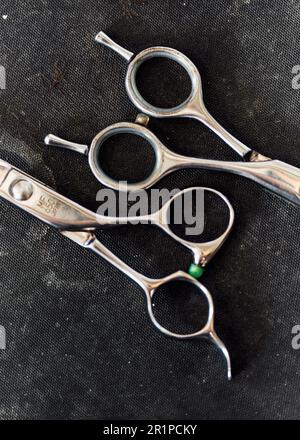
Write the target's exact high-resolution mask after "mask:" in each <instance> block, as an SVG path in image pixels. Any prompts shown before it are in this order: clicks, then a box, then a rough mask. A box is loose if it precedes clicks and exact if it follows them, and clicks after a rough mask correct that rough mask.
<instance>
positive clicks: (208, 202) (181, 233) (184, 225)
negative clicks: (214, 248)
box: [167, 188, 230, 243]
mask: <svg viewBox="0 0 300 440" xmlns="http://www.w3.org/2000/svg"><path fill="white" fill-rule="evenodd" d="M167 215H168V222H169V226H170V229H171V231H172V232H173V233H174V234H175V235H177V236H178V237H180V238H182V239H183V240H187V241H190V242H194V243H205V242H208V241H212V240H215V239H217V238H218V237H220V236H221V235H222V234H223V233H224V231H225V230H226V228H227V226H228V224H229V221H230V211H229V209H228V206H227V203H226V202H225V201H224V200H223V199H222V198H221V197H220V195H219V194H218V193H215V192H213V191H211V190H208V189H204V188H197V189H196V188H193V189H190V190H186V191H184V192H183V193H181V194H179V195H178V196H177V197H175V198H174V199H173V200H172V202H171V203H170V205H169V208H168V212H167Z"/></svg>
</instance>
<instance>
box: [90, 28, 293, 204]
mask: <svg viewBox="0 0 300 440" xmlns="http://www.w3.org/2000/svg"><path fill="white" fill-rule="evenodd" d="M96 41H97V42H98V43H100V44H103V45H105V46H107V47H109V48H110V49H113V50H114V51H116V52H117V53H118V54H120V55H121V56H122V57H123V58H125V60H126V61H127V62H128V63H129V65H128V70H127V75H126V82H125V84H126V90H127V93H128V96H129V98H130V99H131V101H132V102H133V104H134V105H135V106H136V107H137V108H138V109H139V110H140V111H141V112H143V113H145V114H146V115H149V116H153V117H157V118H172V117H185V118H194V119H196V120H198V121H200V122H202V123H203V124H205V125H206V126H207V127H209V128H210V129H211V130H213V131H214V132H215V133H216V134H217V135H218V136H219V137H220V138H221V139H223V141H225V142H226V143H227V144H228V145H229V146H230V147H231V148H232V149H233V150H235V151H236V153H238V154H239V155H240V156H241V157H242V158H243V159H244V162H229V161H216V160H204V159H196V158H192V157H186V156H181V155H178V154H175V153H173V152H171V151H170V150H168V149H167V148H166V147H165V146H164V145H163V144H162V143H161V142H160V141H159V140H158V139H157V138H156V137H155V136H154V135H153V134H151V133H150V132H149V131H148V130H144V129H141V128H138V127H136V126H134V125H132V126H131V127H127V128H128V129H127V132H132V133H133V134H137V135H140V136H143V137H144V138H145V139H147V140H148V141H149V142H150V144H151V145H152V147H153V149H154V151H155V154H156V165H155V168H154V170H153V173H152V174H151V175H150V176H149V177H148V178H147V179H145V180H144V181H142V182H140V183H139V184H133V185H132V186H131V188H129V189H132V190H135V189H140V188H146V187H149V186H151V185H153V184H154V183H155V182H156V181H157V180H159V179H160V178H162V177H163V176H165V175H166V174H168V173H169V172H171V171H174V170H176V169H179V168H204V169H212V170H218V171H224V172H230V173H235V174H239V175H242V176H244V177H247V178H249V179H251V180H254V181H256V182H258V183H259V184H261V185H263V186H264V187H266V188H268V189H270V190H272V191H274V192H275V193H277V194H279V195H281V196H283V197H285V198H287V199H289V200H291V201H293V202H294V203H297V204H298V205H299V204H300V169H299V168H296V167H294V166H291V165H288V164H286V163H284V162H281V161H279V160H272V159H269V158H268V157H265V156H263V155H261V154H259V153H257V152H256V151H254V150H251V149H250V148H248V147H247V146H246V145H244V144H243V143H242V142H240V141H239V140H237V139H236V138H235V137H233V136H232V135H231V134H229V133H228V132H227V131H226V130H225V129H224V128H223V127H222V126H221V125H220V124H219V123H218V122H217V121H216V120H215V119H214V118H213V117H212V116H211V115H210V113H209V112H208V111H207V109H206V107H205V104H204V102H203V96H202V84H201V76H200V73H199V71H198V69H197V68H196V66H195V65H194V64H193V62H192V61H191V60H190V59H189V58H188V57H186V56H185V55H184V54H183V53H181V52H179V51H177V50H175V49H172V48H169V47H150V48H148V49H145V50H143V51H142V52H140V53H139V54H137V55H134V54H133V53H132V52H130V51H129V50H127V49H124V48H123V47H121V46H120V45H118V44H117V43H115V42H114V41H113V40H112V39H110V38H109V37H108V36H107V35H106V34H105V33H104V32H100V33H99V34H98V35H97V36H96ZM153 57H165V58H169V59H171V60H173V61H175V62H177V63H179V64H180V65H181V66H182V67H183V68H184V69H185V70H186V72H187V73H188V75H189V77H190V81H191V92H190V95H189V96H188V98H187V99H186V100H185V101H184V102H182V103H181V104H180V105H178V106H176V107H173V108H160V107H155V106H153V105H151V104H150V103H148V102H147V101H145V99H144V98H143V97H142V95H141V94H140V92H139V90H138V87H137V84H136V75H137V72H138V70H139V68H140V66H141V64H142V63H144V62H145V61H146V60H149V59H150V58H153ZM124 128H125V127H122V126H118V125H114V126H111V127H109V128H108V129H106V130H104V131H103V132H101V133H100V134H99V135H98V137H97V138H96V139H97V142H98V143H97V142H96V140H94V141H93V144H92V148H91V151H94V150H95V149H99V148H100V146H101V143H102V140H103V137H105V136H106V137H107V136H111V135H113V134H115V133H116V132H118V130H120V129H121V130H123V132H124V131H125V130H124ZM119 132H120V131H119ZM93 171H94V173H95V175H96V176H97V177H98V178H99V180H101V181H103V183H105V184H106V185H108V186H111V187H113V188H115V182H114V181H113V180H112V179H109V178H107V176H105V175H104V174H103V173H102V172H101V170H100V168H99V167H96V166H94V169H93ZM128 187H129V185H128Z"/></svg>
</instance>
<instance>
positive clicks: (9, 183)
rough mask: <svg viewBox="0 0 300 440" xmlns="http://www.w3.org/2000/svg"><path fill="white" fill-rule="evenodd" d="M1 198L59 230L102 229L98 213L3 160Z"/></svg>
mask: <svg viewBox="0 0 300 440" xmlns="http://www.w3.org/2000/svg"><path fill="white" fill-rule="evenodd" d="M0 196H1V197H3V198H5V199H6V200H8V201H9V202H11V203H13V204H14V205H16V206H18V207H19V208H21V209H23V210H24V211H26V212H28V213H30V214H32V215H34V216H35V217H37V218H39V219H40V220H42V221H44V222H45V223H48V224H50V225H51V226H54V227H56V228H58V229H88V228H95V227H97V226H99V224H98V222H97V218H96V214H95V213H94V212H92V211H89V210H88V209H86V208H83V207H82V206H80V205H78V204H77V203H75V202H73V201H72V200H69V199H68V198H66V197H64V196H62V195H60V194H59V193H57V192H56V191H54V190H53V189H51V188H48V187H47V186H46V185H44V184H43V183H41V182H39V181H38V180H36V179H34V178H33V177H31V176H29V175H28V174H26V173H24V172H23V171H20V170H18V169H17V168H15V167H13V166H12V165H10V164H9V163H7V162H4V161H0Z"/></svg>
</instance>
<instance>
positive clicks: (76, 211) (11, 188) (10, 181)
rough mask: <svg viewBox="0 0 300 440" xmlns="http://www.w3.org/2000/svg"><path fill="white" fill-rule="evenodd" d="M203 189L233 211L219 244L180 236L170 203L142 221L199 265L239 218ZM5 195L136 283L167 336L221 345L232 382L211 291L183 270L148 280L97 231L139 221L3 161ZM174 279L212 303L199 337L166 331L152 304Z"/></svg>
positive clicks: (0, 180)
mask: <svg viewBox="0 0 300 440" xmlns="http://www.w3.org/2000/svg"><path fill="white" fill-rule="evenodd" d="M188 190H190V189H188ZM188 190H185V191H188ZM204 190H207V191H213V192H214V193H215V194H217V195H219V196H220V197H222V199H223V200H224V201H225V203H226V204H227V206H228V208H229V213H230V219H229V225H228V227H227V229H226V231H225V233H223V234H222V235H221V237H220V238H219V239H217V240H214V241H211V242H208V243H203V244H192V243H189V242H186V241H185V240H181V239H179V237H177V236H175V235H174V234H173V233H172V231H171V230H170V229H169V226H168V225H167V216H166V213H167V210H168V208H169V206H170V203H169V202H168V203H167V204H166V205H164V206H163V207H162V208H161V209H160V210H159V211H157V212H156V213H154V214H150V215H149V216H145V217H143V219H144V220H146V219H148V220H149V221H151V222H153V223H155V224H156V225H157V226H159V227H161V228H162V229H163V230H165V231H166V232H168V233H169V234H170V235H171V236H172V237H173V238H176V239H179V240H178V241H179V242H181V243H182V244H183V245H184V246H186V247H188V248H189V249H191V250H193V252H194V257H195V259H196V260H197V261H198V259H199V256H200V255H203V256H204V255H206V258H207V259H210V258H211V257H212V255H213V254H214V253H215V252H216V251H217V249H219V248H220V246H221V245H222V243H223V242H224V241H225V239H226V237H227V236H228V234H229V232H230V230H231V227H232V224H233V219H234V212H233V209H232V206H231V204H230V202H229V201H228V200H227V199H226V197H225V196H224V195H223V194H221V193H219V192H217V191H215V190H211V189H209V188H204ZM181 194H182V192H181V193H178V194H176V196H175V197H179V196H180V195H181ZM0 196H1V197H3V198H4V199H6V200H8V201H9V202H11V203H13V204H14V205H15V206H18V207H19V208H21V209H23V210H24V211H26V212H27V213H29V214H31V215H33V216H35V217H37V218H39V219H40V220H42V221H43V222H45V223H47V224H49V225H51V226H54V227H55V228H57V229H58V230H59V232H60V233H61V234H62V235H64V236H66V237H68V238H69V239H71V240H72V241H74V242H75V243H77V244H79V245H80V246H82V247H84V248H87V249H90V250H92V251H93V252H95V253H96V254H98V255H100V256H101V257H103V258H104V259H105V260H107V261H108V262H110V263H111V264H112V265H114V266H115V267H116V268H118V269H119V270H121V271H122V272H123V273H125V274H126V275H127V276H129V277H130V278H131V279H132V280H133V281H135V282H136V283H137V284H138V285H139V286H140V287H141V288H142V289H143V290H144V292H145V294H146V301H147V309H148V313H149V316H150V319H151V321H152V323H153V324H154V326H155V327H156V328H157V329H158V330H159V331H161V332H162V333H163V334H165V335H167V336H171V337H173V338H177V339H194V338H200V337H204V338H207V339H209V340H210V341H212V342H213V343H214V344H216V345H217V347H218V348H219V349H220V350H221V351H222V353H223V355H224V357H225V359H226V363H227V375H228V379H231V364H230V357H229V353H228V351H227V349H226V347H225V345H224V343H223V342H222V341H221V339H220V338H219V337H218V336H217V334H216V332H215V330H214V303H213V299H212V297H211V295H210V293H209V291H208V290H207V289H206V287H205V286H204V285H203V284H201V283H200V282H199V281H198V280H196V279H195V278H194V277H192V276H191V275H189V274H188V273H186V272H183V271H178V272H175V273H173V274H171V275H168V276H166V277H163V278H159V279H152V278H148V277H146V276H144V275H142V274H141V273H139V272H137V271H135V270H134V269H132V268H131V267H129V266H128V265H127V264H125V263H124V262H123V261H122V260H120V259H119V258H118V257H117V256H116V255H114V254H113V253H112V252H111V251H109V250H108V249H107V248H106V247H105V246H104V245H103V244H102V243H101V242H100V241H99V240H98V239H97V238H96V235H95V231H96V229H97V228H102V227H105V226H112V225H118V224H124V223H128V222H129V221H130V220H134V219H137V217H136V218H133V217H132V218H128V217H126V218H117V217H106V216H100V215H98V214H96V213H94V212H92V211H89V210H88V209H86V208H84V207H82V206H80V205H78V204H77V203H75V202H73V201H71V200H69V199H67V198H66V197H64V196H62V195H60V194H58V193H57V192H55V191H54V190H52V189H51V188H49V187H47V186H46V185H44V184H43V183H41V182H39V181H38V180H36V179H34V178H33V177H31V176H29V175H28V174H25V173H24V172H22V171H20V170H18V169H17V168H15V167H13V166H12V165H10V164H9V163H7V162H4V161H2V160H0ZM175 280H179V281H185V282H187V283H191V284H193V285H194V286H196V287H197V289H198V290H199V292H201V293H202V294H203V295H204V296H205V298H206V301H207V304H208V318H207V322H206V324H205V325H204V326H203V327H202V328H201V329H199V330H198V331H196V332H193V333H188V334H179V333H174V332H172V331H170V330H168V329H167V328H165V327H163V326H162V325H161V324H160V323H159V322H158V321H157V319H156V318H155V316H154V313H153V305H152V299H153V296H154V295H155V293H156V291H157V289H158V288H159V287H161V286H163V285H165V284H167V283H169V282H171V281H175Z"/></svg>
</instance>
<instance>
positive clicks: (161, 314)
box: [152, 280, 209, 335]
mask: <svg viewBox="0 0 300 440" xmlns="http://www.w3.org/2000/svg"><path fill="white" fill-rule="evenodd" d="M152 312H153V315H154V318H155V320H156V321H157V322H158V323H159V324H160V325H161V326H162V327H164V328H165V329H166V330H168V331H170V332H172V333H176V334H182V335H188V334H191V333H195V332H198V331H199V330H201V329H202V328H203V327H204V326H205V324H206V323H207V319H208V313H209V306H208V302H207V299H206V297H205V295H203V294H202V292H201V291H200V290H199V288H197V287H196V286H195V285H194V284H192V283H189V282H188V281H184V280H176V281H170V282H169V283H166V284H164V285H162V286H160V287H159V288H158V289H157V290H156V291H155V294H154V295H153V297H152Z"/></svg>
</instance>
